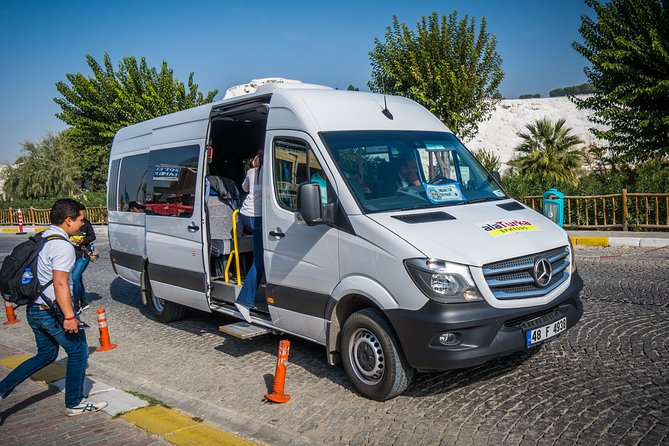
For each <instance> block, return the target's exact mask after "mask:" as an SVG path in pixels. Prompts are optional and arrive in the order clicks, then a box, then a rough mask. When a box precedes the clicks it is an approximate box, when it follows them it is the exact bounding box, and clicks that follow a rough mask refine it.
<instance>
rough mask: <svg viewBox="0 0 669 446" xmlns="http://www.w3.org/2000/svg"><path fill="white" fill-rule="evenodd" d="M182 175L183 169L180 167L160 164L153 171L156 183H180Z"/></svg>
mask: <svg viewBox="0 0 669 446" xmlns="http://www.w3.org/2000/svg"><path fill="white" fill-rule="evenodd" d="M180 174H181V167H179V166H170V165H164V164H158V165H156V167H155V169H154V170H153V179H154V181H157V180H163V181H179V175H180Z"/></svg>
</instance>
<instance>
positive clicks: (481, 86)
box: [369, 11, 504, 139]
mask: <svg viewBox="0 0 669 446" xmlns="http://www.w3.org/2000/svg"><path fill="white" fill-rule="evenodd" d="M496 46H497V38H496V37H495V35H494V34H492V35H491V34H489V33H488V31H487V24H486V20H485V18H484V17H483V18H481V22H480V28H479V32H478V35H477V33H476V19H475V18H474V17H471V18H469V17H468V16H467V15H465V16H464V18H463V19H462V20H460V21H458V17H457V11H453V12H452V13H451V14H450V15H448V16H445V15H444V16H442V17H441V19H440V17H439V15H438V14H437V13H436V12H433V13H432V14H431V15H430V16H427V17H425V16H423V17H422V19H421V21H420V22H418V23H417V25H416V30H415V31H414V30H411V29H409V27H408V26H407V25H405V24H403V23H402V24H400V23H399V21H398V19H397V16H393V23H392V25H391V26H389V27H387V28H386V33H385V41H383V42H382V41H381V40H379V39H378V38H377V39H374V49H373V50H372V51H371V52H370V53H369V56H370V59H371V63H372V80H371V81H370V82H369V88H370V89H371V90H372V91H375V92H383V93H389V94H398V95H402V96H406V97H408V98H411V99H413V100H415V101H417V102H419V103H420V104H422V105H423V106H424V107H425V108H427V109H428V110H430V111H431V112H432V113H434V114H435V115H436V116H437V117H438V118H439V119H440V120H441V121H442V122H443V123H444V124H446V125H447V126H448V127H449V128H450V129H451V130H452V131H453V132H454V133H455V134H456V135H458V136H459V137H460V138H461V139H470V138H471V137H473V136H474V135H475V134H476V132H477V131H478V123H479V122H481V121H484V120H485V119H487V118H489V117H490V114H491V113H492V111H493V110H494V109H495V104H496V103H497V102H498V99H495V93H497V87H498V86H499V84H500V82H501V81H502V79H503V78H504V71H502V66H501V65H502V58H501V57H500V55H499V54H498V53H497V51H496V50H495V47H496Z"/></svg>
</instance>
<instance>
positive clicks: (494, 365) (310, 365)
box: [110, 278, 538, 398]
mask: <svg viewBox="0 0 669 446" xmlns="http://www.w3.org/2000/svg"><path fill="white" fill-rule="evenodd" d="M110 294H111V297H112V299H113V300H115V301H117V302H119V303H122V304H124V305H128V306H130V307H133V308H137V309H138V310H139V311H140V313H141V314H142V315H144V316H145V317H147V318H149V319H152V320H154V319H153V317H152V315H151V313H150V312H149V311H148V309H146V307H144V305H143V304H142V299H141V295H140V290H139V287H137V286H135V285H132V284H129V283H128V282H126V281H124V280H123V279H120V278H116V279H115V280H114V281H113V282H112V283H111V286H110ZM236 321H237V319H236V318H233V317H230V316H226V315H223V314H217V313H212V314H210V313H205V312H203V311H197V310H193V309H191V310H190V311H189V312H188V314H187V316H186V318H185V319H183V320H180V321H175V322H171V323H169V324H167V325H169V326H170V327H172V328H176V329H178V330H182V331H185V332H188V333H191V334H194V335H196V336H202V335H203V334H204V333H215V334H218V335H220V336H221V338H222V339H221V340H222V342H221V343H220V344H219V345H217V346H216V347H214V349H215V350H217V351H220V352H222V353H225V354H227V355H230V356H232V357H235V358H241V357H244V356H247V355H251V354H253V353H257V352H259V351H260V352H263V353H265V354H267V355H271V356H276V354H277V351H278V346H279V341H280V340H281V339H288V340H290V342H291V349H290V358H289V363H293V364H295V365H297V366H299V367H301V368H303V369H304V370H306V371H307V372H309V373H311V374H312V375H314V376H317V377H319V378H326V379H329V380H330V381H332V382H333V383H335V384H338V385H340V386H342V387H344V388H345V389H347V390H350V391H353V392H355V390H354V389H353V386H352V384H351V382H350V381H349V380H348V378H347V377H346V374H345V373H344V370H343V368H342V366H341V364H336V365H335V366H330V365H329V364H328V363H327V361H326V359H325V351H324V347H323V346H321V345H317V344H315V343H311V342H308V341H305V340H302V339H300V338H296V337H294V336H290V335H271V334H269V335H263V336H260V337H256V338H253V339H246V340H242V339H237V338H235V337H233V336H230V335H226V334H223V333H221V332H220V331H219V329H218V327H219V326H221V325H225V324H229V323H232V322H236ZM537 351H538V350H532V351H524V352H519V353H516V354H513V355H510V356H508V357H505V358H500V359H495V360H492V361H490V362H487V363H485V364H482V365H480V366H476V367H471V368H468V369H459V370H451V371H446V372H430V373H418V374H416V375H415V377H414V381H413V383H412V384H411V386H410V387H409V388H408V389H407V390H406V391H405V392H404V394H403V396H405V397H412V398H420V397H424V396H432V395H439V394H443V393H448V392H452V391H454V390H457V389H460V388H463V387H467V386H469V385H472V384H476V383H481V382H484V381H487V380H490V379H494V378H496V377H498V376H500V375H504V374H506V373H509V372H511V371H513V370H514V369H516V368H518V367H520V366H521V365H522V364H523V363H524V362H525V361H526V360H528V359H529V358H530V357H531V356H533V355H534V354H535V353H536V352H537ZM272 379H273V376H272V375H267V376H265V383H266V384H267V387H268V390H270V391H271V387H272Z"/></svg>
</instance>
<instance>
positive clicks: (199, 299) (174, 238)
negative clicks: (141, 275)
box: [146, 107, 211, 312]
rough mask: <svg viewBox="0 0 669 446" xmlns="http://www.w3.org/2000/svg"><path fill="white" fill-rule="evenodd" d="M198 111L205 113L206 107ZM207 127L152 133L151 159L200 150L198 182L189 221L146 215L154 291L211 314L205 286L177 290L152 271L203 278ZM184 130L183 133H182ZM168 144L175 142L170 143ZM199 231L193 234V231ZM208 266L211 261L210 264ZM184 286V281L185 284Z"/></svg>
mask: <svg viewBox="0 0 669 446" xmlns="http://www.w3.org/2000/svg"><path fill="white" fill-rule="evenodd" d="M198 109H202V110H205V108H203V107H199V108H198ZM207 126H208V117H207V119H200V120H197V121H190V122H185V123H183V124H180V125H164V126H162V127H160V128H158V129H155V130H154V132H153V138H152V142H153V143H154V144H152V145H151V151H150V155H149V156H154V154H157V156H158V157H159V156H160V151H161V150H165V149H170V148H178V147H188V146H197V147H198V148H199V149H198V153H199V160H198V165H199V167H198V170H197V182H196V187H195V200H194V203H193V214H192V216H191V217H190V218H181V217H178V218H175V217H170V216H163V215H151V214H149V215H146V254H147V257H148V259H149V280H150V283H151V287H152V289H153V290H154V292H155V293H156V295H157V296H159V297H160V298H162V299H166V300H169V301H172V302H176V303H178V304H182V305H186V306H188V307H192V308H196V309H198V310H203V311H208V312H211V309H210V307H209V302H208V296H207V292H206V289H207V287H206V286H205V283H204V277H203V278H202V280H201V282H202V283H201V284H200V287H199V288H200V290H199V291H198V290H194V289H193V288H189V287H185V286H184V287H182V286H178V285H177V284H175V283H172V284H167V283H164V282H162V281H161V280H160V279H157V277H158V276H157V274H155V273H154V272H152V270H153V271H155V270H156V269H159V268H162V271H167V273H163V274H162V276H165V275H170V272H169V271H174V272H175V273H177V272H183V273H185V274H188V273H191V274H192V275H202V276H204V271H205V259H208V258H209V254H208V253H205V252H204V243H203V239H202V237H203V233H204V231H203V230H202V227H203V226H204V224H205V222H204V219H203V209H202V195H203V193H204V191H203V185H204V172H203V170H204V167H203V166H204V157H205V142H204V135H206V132H207ZM182 130H183V132H182ZM195 135H198V136H199V138H197V139H188V138H187V137H188V136H195ZM168 141H172V142H169V143H168ZM193 226H194V227H197V230H191V229H190V227H193ZM207 262H208V260H207ZM184 283H185V281H184Z"/></svg>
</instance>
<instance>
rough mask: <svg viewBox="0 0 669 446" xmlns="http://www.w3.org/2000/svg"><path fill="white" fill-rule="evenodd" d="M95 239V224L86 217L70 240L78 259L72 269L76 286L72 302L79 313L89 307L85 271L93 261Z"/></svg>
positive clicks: (74, 285)
mask: <svg viewBox="0 0 669 446" xmlns="http://www.w3.org/2000/svg"><path fill="white" fill-rule="evenodd" d="M94 240H95V231H94V230H93V225H92V224H91V222H90V221H89V220H88V219H87V218H85V217H84V224H83V226H82V227H81V230H80V231H79V233H78V234H77V235H76V236H74V237H70V241H71V242H72V244H73V245H74V252H75V254H76V257H77V260H76V262H75V263H74V269H73V270H72V283H73V287H74V293H73V296H72V302H73V304H74V310H75V311H76V312H77V313H78V312H80V311H83V310H85V309H87V308H88V307H89V305H88V301H87V300H86V288H85V287H84V271H86V268H87V267H88V264H89V263H90V261H91V258H90V253H92V252H93V245H92V243H93V241H94Z"/></svg>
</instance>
